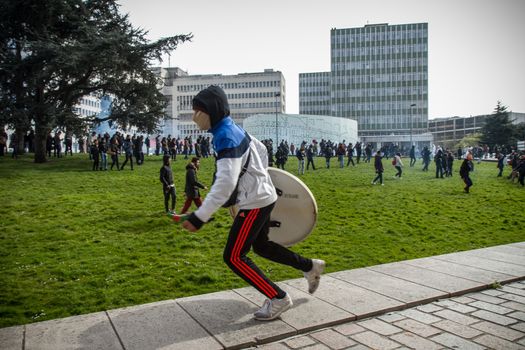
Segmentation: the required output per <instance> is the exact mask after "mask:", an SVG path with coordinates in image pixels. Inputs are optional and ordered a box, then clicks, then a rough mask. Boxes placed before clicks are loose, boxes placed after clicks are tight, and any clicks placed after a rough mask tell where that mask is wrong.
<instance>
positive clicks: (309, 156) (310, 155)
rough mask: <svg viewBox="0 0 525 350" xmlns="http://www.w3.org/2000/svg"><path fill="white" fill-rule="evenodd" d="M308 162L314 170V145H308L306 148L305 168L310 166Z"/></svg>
mask: <svg viewBox="0 0 525 350" xmlns="http://www.w3.org/2000/svg"><path fill="white" fill-rule="evenodd" d="M310 164H312V169H313V170H315V164H314V146H312V145H310V146H308V149H307V150H306V170H308V169H309V168H310Z"/></svg>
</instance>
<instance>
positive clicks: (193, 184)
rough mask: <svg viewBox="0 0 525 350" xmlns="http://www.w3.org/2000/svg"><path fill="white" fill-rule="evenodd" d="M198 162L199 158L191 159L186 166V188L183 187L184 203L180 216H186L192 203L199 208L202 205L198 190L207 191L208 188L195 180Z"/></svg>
mask: <svg viewBox="0 0 525 350" xmlns="http://www.w3.org/2000/svg"><path fill="white" fill-rule="evenodd" d="M200 162H201V161H200V159H199V158H197V157H193V158H192V159H191V162H190V163H189V164H188V165H186V186H185V187H184V193H185V194H186V201H185V202H184V207H183V208H182V211H181V214H186V212H187V211H188V209H189V208H190V206H191V203H192V202H194V203H195V205H196V206H197V208H199V207H200V206H201V205H202V200H201V194H200V192H199V188H202V189H205V190H206V189H208V187H206V186H204V185H203V184H201V183H200V182H199V180H198V179H197V171H198V170H199V167H200Z"/></svg>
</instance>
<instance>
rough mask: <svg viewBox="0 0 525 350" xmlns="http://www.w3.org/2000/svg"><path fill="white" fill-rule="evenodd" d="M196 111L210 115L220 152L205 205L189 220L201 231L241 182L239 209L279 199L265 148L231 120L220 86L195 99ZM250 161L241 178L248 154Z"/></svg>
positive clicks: (262, 205)
mask: <svg viewBox="0 0 525 350" xmlns="http://www.w3.org/2000/svg"><path fill="white" fill-rule="evenodd" d="M193 108H194V109H201V110H203V111H205V112H206V113H207V114H208V115H209V116H210V121H211V129H210V130H208V131H209V132H211V133H212V135H213V140H212V143H213V147H214V149H215V152H216V153H217V160H216V167H217V171H216V173H215V181H214V183H213V185H212V187H211V189H210V192H209V193H208V195H207V196H206V198H205V199H204V202H203V203H202V206H201V207H199V208H198V209H197V210H196V211H195V212H193V213H192V214H191V215H190V217H189V218H188V220H189V221H190V222H191V223H192V224H193V225H194V226H195V227H196V228H200V227H201V226H202V224H203V223H204V222H208V221H209V219H210V218H211V216H212V215H213V213H215V212H216V211H217V210H218V209H219V208H220V207H221V206H222V205H223V204H224V203H226V201H227V200H228V199H229V198H230V196H231V194H232V193H233V191H234V190H235V186H236V185H237V181H238V182H239V188H238V191H239V192H238V195H237V205H238V206H239V209H255V208H262V207H265V206H268V205H270V204H272V203H274V202H275V201H276V200H277V193H276V191H275V187H274V185H273V183H272V180H271V178H270V175H269V174H268V171H267V170H266V169H267V167H268V154H267V151H266V147H265V146H264V145H263V144H262V143H261V142H260V141H259V140H257V139H256V138H254V137H252V136H250V135H248V133H247V132H245V131H244V130H243V129H242V128H241V127H240V126H238V125H237V124H235V123H234V122H233V120H232V118H231V117H230V109H229V105H228V99H227V97H226V94H225V93H224V91H223V90H222V89H221V88H220V87H218V86H210V87H208V88H206V89H204V90H202V91H200V92H199V93H198V94H197V96H195V97H194V99H193ZM249 154H250V155H251V156H250V162H249V163H248V167H247V170H246V172H245V173H244V175H243V176H242V177H241V178H240V179H239V175H240V173H241V170H242V167H243V166H244V164H246V160H247V159H248V155H249Z"/></svg>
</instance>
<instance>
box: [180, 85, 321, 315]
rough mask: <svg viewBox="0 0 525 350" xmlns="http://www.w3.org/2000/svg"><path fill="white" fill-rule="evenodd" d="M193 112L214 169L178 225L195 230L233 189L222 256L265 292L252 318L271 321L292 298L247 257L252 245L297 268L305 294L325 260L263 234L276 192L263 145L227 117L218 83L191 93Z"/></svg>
mask: <svg viewBox="0 0 525 350" xmlns="http://www.w3.org/2000/svg"><path fill="white" fill-rule="evenodd" d="M193 111H194V113H193V121H194V122H195V123H196V124H197V125H198V127H199V129H201V130H208V132H211V133H212V134H213V141H212V142H213V146H214V149H215V152H217V158H216V167H217V171H216V176H215V181H214V183H213V185H212V187H211V189H210V192H209V193H208V195H207V196H206V198H205V199H204V202H203V203H202V206H201V207H200V208H198V209H197V210H196V211H194V212H193V213H191V214H190V215H189V217H188V218H187V220H185V221H183V222H182V226H183V227H184V228H185V229H187V230H188V231H190V232H195V231H197V230H198V229H200V228H201V227H202V225H203V224H204V223H206V222H208V221H209V220H210V218H211V216H212V215H213V213H214V212H216V211H217V210H218V209H219V208H220V207H221V206H223V205H225V203H226V202H229V199H230V198H231V195H232V194H233V193H234V191H236V188H238V196H237V200H236V201H235V203H236V204H237V206H238V208H239V210H238V212H237V215H236V216H235V219H234V221H233V224H232V226H231V229H230V232H229V235H228V241H227V243H226V247H225V249H224V253H223V258H224V261H225V262H226V264H227V265H228V266H229V267H230V269H232V271H233V272H235V273H236V274H237V275H239V276H240V277H241V278H243V279H244V280H245V281H246V282H248V283H249V284H250V285H251V286H253V287H254V288H255V289H257V290H258V291H259V292H260V293H262V294H263V295H265V296H266V297H267V299H266V300H265V301H264V304H263V306H262V308H261V309H260V310H258V311H256V312H255V314H254V317H255V319H257V320H261V321H269V320H273V319H275V318H277V317H279V316H280V315H281V314H282V313H283V312H285V311H286V310H288V309H290V308H291V307H292V305H293V302H292V299H291V298H290V295H289V294H288V293H286V292H285V291H284V290H283V289H281V288H280V287H279V286H278V285H277V284H275V283H274V282H272V281H271V280H270V279H269V278H268V277H267V276H266V275H265V274H264V272H263V271H262V270H261V269H260V268H259V267H257V265H255V263H254V262H253V261H252V260H251V259H250V258H249V257H248V256H247V254H248V252H249V251H250V249H251V248H252V247H253V249H254V251H255V253H256V254H258V255H260V256H262V257H264V258H266V259H269V260H271V261H274V262H277V263H280V264H284V265H288V266H291V267H294V268H295V269H298V270H301V271H303V273H304V276H305V278H306V280H307V281H308V291H309V292H310V293H313V292H315V291H316V290H317V287H318V286H319V281H320V278H321V273H322V272H323V270H324V266H325V262H324V261H322V260H316V259H314V260H312V259H308V258H305V257H302V256H301V255H299V254H297V253H294V252H292V251H291V250H289V249H287V248H285V247H283V246H281V245H279V244H277V243H275V242H273V241H270V239H269V238H268V234H269V232H270V215H271V212H272V210H273V208H274V206H275V202H276V201H277V193H276V190H275V187H274V186H273V183H272V179H271V178H270V174H269V173H268V170H267V168H268V163H267V161H268V155H267V154H266V148H265V147H264V145H263V144H262V143H261V142H260V141H259V140H257V139H255V138H254V137H252V136H251V135H249V134H248V133H247V132H246V131H244V130H243V129H242V128H241V127H240V126H238V125H237V124H235V123H234V122H233V119H232V118H231V116H230V108H229V106H228V99H227V97H226V94H225V93H224V91H223V90H222V89H221V88H220V87H218V86H210V87H208V88H206V89H204V90H202V91H200V92H199V93H198V94H197V95H196V96H195V97H194V98H193ZM243 168H244V171H243V170H242V169H243ZM241 174H242V175H241Z"/></svg>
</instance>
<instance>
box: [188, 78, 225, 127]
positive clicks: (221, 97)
mask: <svg viewBox="0 0 525 350" xmlns="http://www.w3.org/2000/svg"><path fill="white" fill-rule="evenodd" d="M193 108H194V109H197V110H201V111H203V112H205V113H207V114H208V115H209V116H210V119H211V126H212V127H214V126H215V125H216V124H217V123H218V122H220V121H221V120H222V119H223V118H225V117H227V116H229V115H230V106H229V105H228V98H227V97H226V94H225V93H224V91H223V90H222V89H221V88H220V87H218V86H216V85H211V86H208V87H207V88H206V89H204V90H201V91H200V92H199V93H198V94H197V96H195V97H194V98H193Z"/></svg>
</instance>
